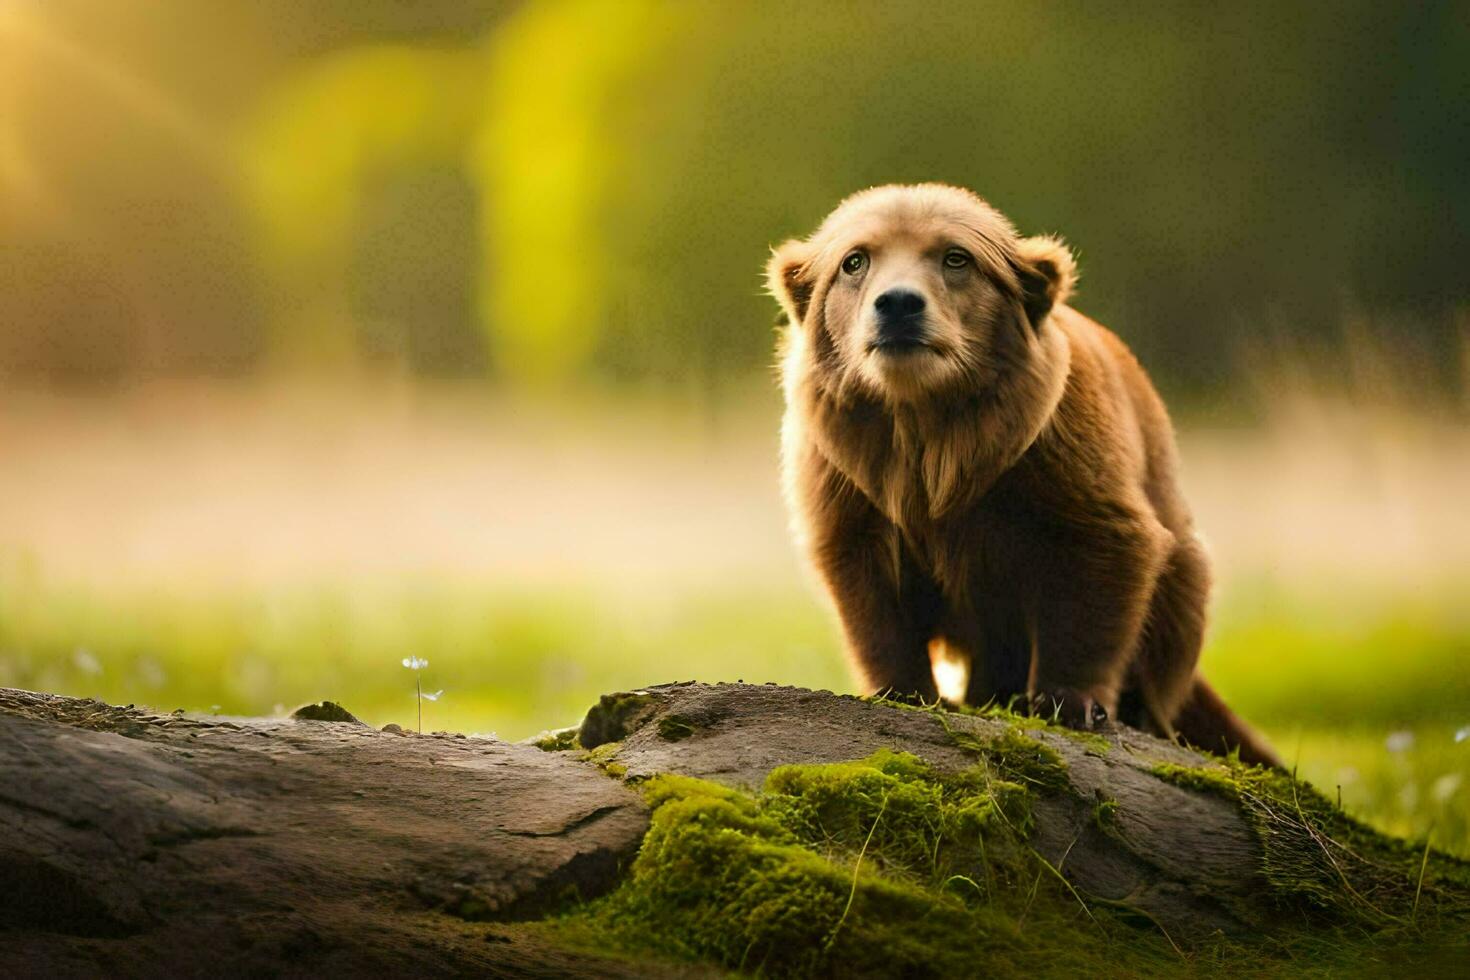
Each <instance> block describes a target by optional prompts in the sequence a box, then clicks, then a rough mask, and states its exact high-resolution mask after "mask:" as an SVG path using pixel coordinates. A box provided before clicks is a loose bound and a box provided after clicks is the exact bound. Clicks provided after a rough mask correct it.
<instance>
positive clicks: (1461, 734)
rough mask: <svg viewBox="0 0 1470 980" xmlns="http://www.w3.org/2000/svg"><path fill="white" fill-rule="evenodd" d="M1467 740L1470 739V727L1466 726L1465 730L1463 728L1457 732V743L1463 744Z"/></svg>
mask: <svg viewBox="0 0 1470 980" xmlns="http://www.w3.org/2000/svg"><path fill="white" fill-rule="evenodd" d="M1466 739H1470V725H1466V726H1465V727H1464V728H1462V729H1460V730H1459V731H1457V732H1455V741H1456V742H1463V741H1465V740H1466Z"/></svg>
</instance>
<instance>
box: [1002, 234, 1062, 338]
mask: <svg viewBox="0 0 1470 980" xmlns="http://www.w3.org/2000/svg"><path fill="white" fill-rule="evenodd" d="M1015 266H1016V275H1017V277H1018V278H1019V279H1020V280H1021V303H1022V305H1024V306H1025V307H1026V316H1027V317H1028V318H1030V320H1031V326H1032V327H1033V328H1034V327H1039V326H1041V321H1042V320H1044V319H1046V315H1047V314H1048V313H1050V312H1051V311H1052V308H1053V307H1055V306H1056V305H1057V304H1058V303H1065V302H1066V301H1067V299H1068V297H1070V296H1071V295H1072V290H1073V288H1074V287H1075V286H1076V285H1077V261H1076V260H1075V259H1074V258H1072V252H1071V250H1070V249H1068V248H1067V246H1066V245H1064V244H1062V241H1061V239H1059V238H1052V237H1051V236H1050V235H1037V236H1035V237H1034V238H1023V239H1021V240H1020V242H1018V243H1017V244H1016V261H1015Z"/></svg>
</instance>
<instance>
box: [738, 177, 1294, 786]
mask: <svg viewBox="0 0 1470 980" xmlns="http://www.w3.org/2000/svg"><path fill="white" fill-rule="evenodd" d="M767 278H768V284H769V287H770V289H771V292H772V293H773V294H774V295H775V296H776V297H777V299H778V300H779V301H780V303H781V305H782V307H783V309H784V311H785V313H786V317H787V319H788V321H789V325H788V327H787V328H786V331H785V334H784V337H783V340H782V353H781V357H782V362H781V366H782V381H783V386H784V389H785V395H786V417H785V422H784V426H783V440H782V441H783V475H784V482H785V489H786V495H787V500H788V504H789V506H790V509H791V513H792V518H793V526H794V529H795V531H796V535H797V538H798V541H799V542H800V544H801V546H802V547H803V548H804V550H805V551H806V552H807V553H808V555H809V557H810V558H811V561H812V562H813V564H814V566H815V568H816V569H817V571H818V573H819V574H820V576H821V578H822V580H823V581H824V583H825V584H826V586H827V589H828V591H829V592H830V593H831V596H832V598H833V600H834V602H835V605H836V607H837V611H838V614H839V617H840V619H841V622H842V627H843V632H844V634H845V637H846V641H847V647H848V650H849V653H850V656H851V659H852V661H853V663H854V665H855V667H856V668H857V670H858V672H859V673H860V674H861V676H862V678H863V680H864V682H865V683H866V685H867V686H868V688H869V689H870V690H874V691H877V690H890V691H893V692H896V693H898V694H901V695H906V696H914V697H919V698H922V699H925V700H930V701H932V700H935V699H936V698H937V697H938V691H937V688H936V685H935V680H934V673H933V668H932V665H931V660H930V648H931V644H933V643H940V644H942V645H943V646H944V647H945V648H946V649H947V650H948V651H950V652H951V653H953V652H955V651H959V652H960V653H961V654H962V655H964V656H966V657H967V658H968V659H969V662H970V672H969V683H968V690H967V692H966V694H965V700H966V701H967V702H968V703H970V704H983V703H986V702H991V701H999V702H1001V703H1007V702H1010V701H1012V700H1013V699H1022V703H1025V704H1027V705H1030V706H1033V707H1035V708H1037V709H1038V710H1042V711H1046V712H1052V711H1055V712H1056V713H1057V714H1058V716H1059V717H1060V718H1061V720H1063V721H1064V722H1066V723H1067V724H1070V725H1073V726H1077V727H1093V726H1095V725H1099V724H1102V723H1104V722H1105V721H1106V720H1107V719H1112V718H1116V719H1119V720H1122V721H1124V722H1127V723H1130V724H1133V725H1136V726H1140V727H1147V728H1150V729H1152V730H1153V731H1155V732H1157V733H1159V734H1161V735H1164V736H1166V737H1172V736H1175V735H1178V736H1180V737H1182V738H1184V739H1185V740H1187V741H1189V742H1191V743H1193V744H1195V745H1197V746H1199V747H1201V748H1205V749H1209V750H1212V751H1220V750H1222V749H1225V750H1230V749H1236V748H1238V749H1239V750H1240V752H1241V757H1242V758H1244V759H1247V760H1249V761H1255V762H1263V763H1269V764H1277V760H1276V757H1275V756H1274V754H1272V752H1271V750H1270V749H1269V748H1268V747H1267V746H1266V745H1265V744H1264V742H1262V740H1261V739H1260V738H1259V737H1258V736H1256V735H1255V734H1254V733H1253V732H1252V731H1251V730H1250V729H1249V728H1248V727H1247V726H1246V725H1245V724H1244V723H1243V722H1241V721H1240V720H1239V719H1238V718H1236V716H1235V715H1234V714H1232V713H1231V712H1230V711H1229V709H1228V708H1226V707H1225V705H1224V703H1223V702H1222V701H1221V700H1220V699H1219V698H1218V696H1216V695H1215V694H1214V692H1213V691H1211V690H1210V689H1209V688H1208V686H1206V685H1205V684H1204V681H1203V680H1202V679H1201V678H1199V677H1198V676H1197V674H1196V671H1195V666H1196V662H1197V661H1198V658H1199V650H1200V643H1201V639H1202V636H1203V632H1204V626H1205V605H1206V601H1207V598H1208V593H1209V588H1210V570H1209V561H1208V558H1207V556H1206V554H1205V551H1204V549H1203V547H1202V546H1201V544H1200V542H1199V539H1198V537H1197V535H1196V533H1195V530H1194V525H1193V520H1192V518H1191V516H1190V512H1189V508H1188V506H1187V505H1186V504H1185V502H1184V498H1183V496H1182V494H1181V492H1180V488H1179V482H1178V477H1177V462H1176V453H1175V447H1174V435H1173V431H1172V428H1171V426H1170V422H1169V417H1168V413H1167V412H1166V411H1165V409H1164V405H1163V403H1162V401H1161V400H1160V399H1159V396H1158V394H1157V393H1156V392H1155V391H1154V388H1153V386H1152V385H1151V384H1150V382H1149V380H1148V377H1147V375H1145V374H1144V371H1143V369H1142V368H1141V367H1140V366H1139V364H1138V362H1137V361H1136V360H1135V359H1134V358H1133V355H1132V354H1131V353H1129V351H1128V349H1127V348H1126V347H1125V346H1124V344H1123V342H1122V341H1121V340H1119V339H1118V338H1117V337H1116V336H1114V335H1113V334H1112V333H1111V332H1109V331H1108V330H1107V329H1105V328H1104V327H1102V326H1100V325H1099V324H1097V323H1095V322H1093V321H1092V320H1090V319H1088V318H1087V317H1085V316H1083V315H1082V314H1081V313H1078V312H1077V311H1075V310H1073V309H1072V308H1071V307H1070V306H1067V305H1066V300H1067V299H1068V297H1069V296H1070V295H1071V292H1072V289H1073V286H1074V283H1075V281H1076V266H1075V263H1074V261H1073V258H1072V255H1071V253H1070V252H1069V251H1068V250H1067V248H1066V247H1065V246H1064V245H1063V244H1062V243H1061V242H1059V241H1057V240H1056V239H1052V238H1044V237H1038V238H1022V237H1020V236H1019V235H1018V234H1017V233H1016V231H1015V229H1014V227H1013V226H1012V225H1011V223H1010V222H1009V221H1008V220H1007V219H1006V218H1005V217H1003V216H1002V215H1001V214H1000V213H999V212H997V211H996V210H995V209H993V208H992V207H990V205H988V204H986V203H985V202H984V201H983V200H981V199H980V198H978V197H976V196H975V195H974V194H972V193H970V192H968V191H964V190H960V189H958V188H954V187H947V186H944V185H939V184H922V185H917V186H888V187H879V188H874V189H871V190H868V191H864V192H862V193H859V194H856V195H854V196H853V197H850V198H848V199H847V200H846V201H844V202H843V203H842V204H841V205H840V206H839V207H838V208H837V210H836V211H834V212H833V213H832V215H831V216H829V217H828V218H827V220H826V221H825V222H824V223H823V224H822V226H821V227H820V228H818V229H817V231H816V232H815V233H814V234H813V235H812V236H811V237H810V238H808V239H806V240H804V241H796V240H793V241H788V242H786V243H785V244H784V245H782V246H781V247H780V248H779V249H777V250H776V252H775V253H774V255H773V256H772V258H771V261H770V264H769V266H768V269H767ZM915 293H916V294H918V296H919V297H921V298H922V300H923V303H922V306H923V310H922V312H921V313H918V314H914V315H912V316H910V317H909V318H908V319H905V320H903V321H902V324H901V326H902V329H903V330H907V331H910V332H916V337H910V336H908V334H904V335H903V337H902V338H901V343H892V344H890V343H888V340H889V339H891V336H892V334H893V332H894V331H895V330H897V329H899V328H897V327H895V326H894V325H893V324H894V320H893V314H892V312H891V310H892V308H893V307H892V306H891V304H890V305H888V306H885V305H884V302H880V301H879V300H878V297H880V296H885V300H892V299H893V298H894V297H895V296H898V295H899V294H903V295H906V296H908V297H909V298H910V300H912V294H915ZM885 317H887V319H885ZM885 331H887V333H885Z"/></svg>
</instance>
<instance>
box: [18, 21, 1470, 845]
mask: <svg viewBox="0 0 1470 980" xmlns="http://www.w3.org/2000/svg"><path fill="white" fill-rule="evenodd" d="M1467 164H1470V8H1467V5H1466V4H1464V3H1442V4H1419V5H1386V4H1376V3H1367V2H1342V3H1335V4H1331V5H1311V4H1280V3H1269V4H1268V3H1242V4H1230V5H1203V4H1179V5H1168V6H1165V5H1157V4H1122V5H1119V4H1109V5H1099V4H1087V3H1080V2H1057V3H1047V4H1032V3H1018V2H999V3H988V4H979V5H977V4H949V3H923V4H919V3H882V4H879V3H820V4H819V3H770V2H747V3H740V4H716V3H703V2H693V0H691V2H671V0H670V2H647V0H569V2H557V0H548V2H540V3H505V2H466V0H453V2H450V0H419V2H416V3H412V4H405V3H401V2H397V0H313V2H303V0H290V2H287V0H253V2H251V3H234V4H226V3H197V2H190V0H137V2H133V3H127V4H122V3H116V2H112V0H46V2H42V0H0V684H10V685H20V686H28V687H34V688H40V689H45V690H53V691H60V692H64V693H72V694H82V695H97V696H99V697H105V698H108V699H110V700H114V701H120V702H124V703H126V702H130V701H131V702H143V703H148V704H152V705H155V706H157V707H159V708H173V707H186V708H189V709H191V710H202V711H212V710H217V711H220V712H237V713H269V712H272V711H276V710H285V709H289V708H290V707H292V706H294V705H295V704H297V703H300V702H302V701H305V700H308V699H317V698H321V697H331V698H335V699H338V700H341V701H343V702H345V703H346V704H347V705H348V707H349V708H351V709H352V710H354V711H356V712H358V713H359V714H360V715H361V716H363V717H364V718H366V719H367V720H369V721H372V722H374V723H377V724H382V723H385V722H388V721H397V722H400V723H406V722H410V721H412V720H413V718H414V715H415V707H416V702H415V700H414V696H413V693H412V689H413V676H412V675H411V674H410V672H409V671H407V670H405V669H404V668H402V667H400V666H399V661H400V660H401V659H402V658H403V657H408V656H419V657H424V658H427V659H428V660H429V666H428V667H427V668H425V669H424V671H423V672H422V680H423V681H424V682H425V684H426V685H427V689H428V690H431V691H433V690H438V689H441V688H442V689H443V690H444V692H445V693H444V694H443V696H442V698H441V699H440V700H438V701H436V702H432V703H427V704H425V705H424V707H425V709H426V710H425V724H426V727H434V728H450V729H457V730H463V731H473V732H491V731H494V732H497V733H498V734H500V735H501V736H503V737H509V738H521V737H525V736H527V735H530V734H532V733H534V732H535V731H537V730H539V729H541V728H546V727H550V726H554V725H561V724H568V723H572V722H574V721H576V720H577V718H578V717H579V716H580V713H581V712H582V711H583V710H584V709H585V707H586V705H587V704H589V703H590V702H591V701H592V700H593V699H595V697H596V695H597V694H599V693H601V692H602V691H605V690H609V689H614V688H625V687H630V686H636V685H640V684H647V683H655V682H659V681H664V680H674V679H684V678H689V677H698V678H702V679H737V678H743V679H745V680H748V681H767V680H770V681H779V682H783V683H794V684H807V685H814V686H822V687H830V688H834V689H837V690H847V689H849V688H850V681H849V679H848V677H847V674H846V672H845V669H844V666H843V664H842V661H841V656H840V653H839V651H838V648H837V643H836V640H835V631H834V628H833V626H832V624H831V621H830V617H829V615H828V613H827V611H826V610H825V609H824V608H823V605H822V603H821V602H820V600H819V599H818V597H817V593H816V591H815V590H814V589H813V588H812V587H811V584H810V582H808V581H807V580H806V579H805V577H804V575H803V573H802V570H801V568H800V565H799V563H798V562H797V560H796V559H795V557H794V556H793V555H792V554H791V551H790V548H789V546H788V545H787V542H786V531H785V527H784V518H783V515H782V513H781V508H780V503H779V499H778V495H777V491H776V480H775V466H776V463H775V455H776V453H775V442H776V440H775V425H776V418H777V416H778V414H779V404H778V400H777V397H776V395H775V393H774V391H773V386H772V384H771V379H770V371H769V364H770V361H771V348H772V343H773V331H772V329H771V323H772V320H773V317H774V313H775V309H774V304H773V303H772V302H771V301H770V300H769V299H768V298H767V297H764V296H763V295H762V293H761V285H760V278H759V271H760V268H761V266H762V264H763V261H764V258H765V256H766V254H767V249H768V247H769V246H770V245H771V244H774V243H776V242H778V241H780V240H781V239H782V238H785V237H787V236H790V235H794V234H801V233H804V232H806V231H808V230H810V228H811V227H813V226H814V225H815V224H816V222H817V221H818V220H820V218H821V217H822V216H823V215H824V214H825V213H826V212H827V211H828V210H830V208H831V207H832V206H833V205H834V204H835V203H836V201H837V200H838V199H840V198H841V197H842V196H844V195H846V194H848V193H850V192H852V191H854V190H856V189H859V188H861V187H864V186H867V185H870V184H874V183H882V182H888V181H907V180H921V179H937V180H945V181H949V182H953V183H958V184H962V185H966V186H969V187H972V188H974V189H975V190H977V191H979V192H980V193H981V194H982V195H984V196H986V197H987V198H989V199H990V200H991V201H992V202H993V203H995V204H996V205H997V206H998V207H999V208H1001V209H1002V210H1003V211H1005V212H1006V213H1008V214H1010V215H1011V216H1012V217H1013V218H1014V219H1015V220H1016V222H1017V224H1018V225H1019V226H1020V227H1021V228H1022V230H1023V231H1026V232H1028V233H1029V232H1040V231H1047V232H1057V233H1060V234H1062V235H1064V236H1065V237H1066V238H1067V239H1068V241H1069V242H1071V243H1072V245H1073V246H1074V247H1075V248H1076V250H1077V252H1078V254H1079V258H1080V262H1081V266H1082V270H1083V279H1082V288H1081V292H1080V295H1079V297H1078V299H1077V300H1076V304H1077V305H1078V306H1079V307H1080V308H1081V309H1083V310H1084V311H1085V312H1087V313H1089V314H1091V315H1093V316H1095V317H1097V318H1098V319H1100V320H1102V321H1103V322H1104V323H1107V324H1109V325H1110V326H1112V327H1114V328H1115V329H1116V330H1117V331H1118V332H1119V333H1121V334H1122V335H1123V337H1124V338H1125V339H1126V340H1127V341H1128V342H1129V343H1130V344H1131V345H1132V346H1133V347H1134V348H1135V350H1136V351H1137V352H1138V353H1139V355H1140V357H1141V359H1142V360H1143V362H1144V364H1145V365H1146V366H1147V368H1148V369H1149V371H1150V372H1151V373H1152V375H1153V376H1154V378H1155V379H1156V380H1157V382H1158V384H1159V386H1160V388H1161V389H1162V390H1163V391H1164V393H1165V395H1166V397H1167V398H1168V399H1169V401H1170V404H1171V405H1172V406H1173V407H1174V409H1175V414H1176V416H1177V420H1178V422H1179V426H1180V430H1181V442H1182V444H1183V449H1184V456H1185V465H1186V483H1187V486H1188V489H1189V491H1190V494H1191V497H1192V499H1193V500H1194V501H1195V504H1196V508H1197V510H1198V514H1199V518H1200V523H1201V525H1202V526H1203V528H1204V529H1205V531H1206V533H1207V535H1208V536H1209V537H1210V539H1211V540H1212V542H1213V548H1214V551H1215V554H1216V558H1217V562H1218V565H1219V573H1220V575H1219V578H1220V584H1219V588H1218V590H1217V601H1216V603H1215V616H1214V623H1215V625H1214V628H1213V632H1212V636H1211V640H1210V645H1209V649H1208V651H1207V654H1206V664H1207V669H1208V671H1209V672H1210V674H1211V675H1212V676H1213V677H1215V678H1216V679H1217V681H1218V685H1219V686H1220V687H1221V688H1222V689H1224V690H1225V692H1226V693H1227V694H1228V695H1229V696H1230V698H1231V700H1232V701H1233V702H1235V703H1236V704H1238V705H1239V706H1240V707H1241V709H1242V710H1243V711H1244V712H1245V713H1246V714H1247V715H1249V716H1251V717H1252V718H1253V719H1255V720H1257V721H1258V722H1259V723H1260V724H1261V725H1262V726H1263V727H1265V728H1266V729H1267V730H1268V731H1269V732H1270V734H1271V735H1272V737H1273V738H1274V739H1275V740H1276V741H1277V743H1278V745H1279V746H1280V747H1281V749H1282V751H1283V754H1284V755H1286V756H1287V757H1288V758H1289V759H1292V760H1295V761H1297V762H1298V763H1299V764H1300V766H1301V769H1302V771H1303V772H1304V773H1305V774H1306V775H1308V776H1309V777H1310V778H1312V779H1313V780H1314V781H1316V782H1317V783H1319V785H1322V786H1323V787H1324V788H1326V789H1327V790H1328V791H1329V792H1332V791H1334V788H1335V787H1340V788H1341V793H1342V797H1343V800H1344V802H1345V803H1347V804H1348V805H1349V806H1350V807H1351V808H1352V809H1354V810H1355V812H1359V813H1361V814H1363V815H1364V816H1366V817H1368V818H1369V819H1371V820H1373V821H1375V822H1377V823H1379V824H1380V825H1383V826H1386V827H1389V828H1390V829H1393V830H1396V831H1400V832H1406V833H1413V834H1417V835H1423V834H1426V833H1432V834H1433V836H1434V839H1435V841H1436V842H1437V843H1439V844H1441V845H1444V846H1449V847H1452V848H1455V849H1458V850H1460V851H1461V852H1464V853H1470V816H1467V814H1470V730H1467V726H1470V602H1467V585H1470V506H1467V504H1466V501H1467V500H1470V278H1467V276H1466V275H1465V271H1464V266H1465V258H1464V257H1465V256H1466V255H1467V254H1470V241H1467V236H1470V182H1467V181H1466V179H1465V176H1466V170H1467Z"/></svg>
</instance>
